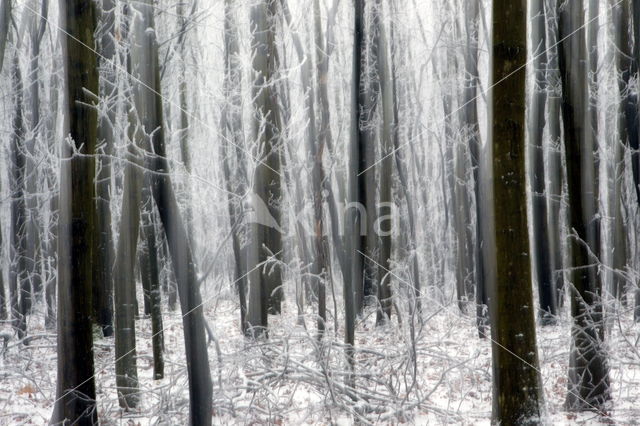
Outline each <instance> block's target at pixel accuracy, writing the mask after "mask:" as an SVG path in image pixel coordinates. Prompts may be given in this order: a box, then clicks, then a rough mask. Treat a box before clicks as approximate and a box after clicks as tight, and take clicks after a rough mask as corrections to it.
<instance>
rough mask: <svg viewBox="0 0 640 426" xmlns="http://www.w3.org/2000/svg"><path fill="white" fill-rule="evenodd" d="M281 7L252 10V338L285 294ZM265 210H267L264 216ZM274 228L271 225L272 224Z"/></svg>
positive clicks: (271, 2) (271, 4)
mask: <svg viewBox="0 0 640 426" xmlns="http://www.w3.org/2000/svg"><path fill="white" fill-rule="evenodd" d="M277 8H278V2H277V1H275V0H263V1H261V2H260V3H258V4H257V5H255V6H254V7H252V9H251V24H252V29H253V31H252V39H251V51H252V52H253V61H252V69H253V75H254V77H253V78H254V81H253V87H252V89H251V90H252V98H253V99H254V110H253V126H254V127H253V135H254V138H255V140H256V150H255V153H256V155H257V159H258V161H259V162H258V164H257V165H256V169H255V172H254V177H253V182H254V187H253V192H254V194H253V196H254V197H255V199H254V200H253V202H254V210H255V213H256V220H255V222H254V223H252V225H251V227H252V234H253V241H252V246H251V248H250V250H251V254H250V255H249V263H248V269H249V270H250V271H251V273H250V274H249V282H250V290H249V295H250V297H249V309H248V313H247V316H248V318H247V320H248V323H249V325H250V328H255V329H254V330H253V331H252V333H254V334H262V333H265V332H266V328H267V317H268V314H269V313H271V314H279V313H280V310H281V303H282V297H283V289H282V265H281V262H282V235H281V230H280V224H281V220H280V217H281V211H280V210H281V208H280V205H279V204H280V202H281V198H282V189H281V183H280V182H281V176H280V170H281V167H280V152H279V149H280V141H281V135H280V131H281V122H280V121H281V120H280V111H279V107H278V104H277V94H276V88H275V87H274V84H273V83H274V81H275V78H276V77H277V74H278V72H279V66H280V65H279V59H278V51H277V49H276V45H275V38H276V17H277ZM259 206H264V207H266V208H263V209H262V210H265V211H264V212H261V211H258V210H261V209H260V208H259ZM271 221H272V222H273V223H269V222H271Z"/></svg>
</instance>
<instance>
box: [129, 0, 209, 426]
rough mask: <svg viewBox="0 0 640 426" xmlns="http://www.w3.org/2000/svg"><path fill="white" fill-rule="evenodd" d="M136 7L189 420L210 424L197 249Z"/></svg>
mask: <svg viewBox="0 0 640 426" xmlns="http://www.w3.org/2000/svg"><path fill="white" fill-rule="evenodd" d="M135 7H136V9H137V10H138V13H139V16H140V19H141V25H140V27H139V28H138V33H137V34H136V37H137V38H138V40H139V41H140V42H139V43H138V44H139V45H140V46H141V48H140V52H139V54H137V55H135V56H133V57H134V58H135V60H136V61H139V63H140V65H141V67H140V75H139V78H140V80H141V82H142V83H144V89H143V93H144V99H145V104H146V105H145V106H144V109H141V108H137V110H138V113H142V114H143V117H144V128H145V132H146V133H147V134H148V135H150V136H151V137H150V139H151V146H148V144H147V146H145V149H146V151H147V152H146V155H147V163H148V168H149V170H150V171H151V176H152V178H151V181H152V193H153V198H154V199H155V201H156V206H157V207H158V212H159V214H160V220H161V221H162V226H163V228H164V231H165V235H166V237H167V244H168V246H169V254H170V255H171V264H172V265H173V269H174V272H175V276H176V281H177V285H178V296H179V299H180V309H181V311H182V325H183V330H184V340H185V352H186V361H187V373H188V377H189V401H190V416H189V423H190V424H191V425H204V426H207V425H211V414H212V407H211V404H212V385H211V370H210V368H209V363H208V356H207V344H206V336H205V320H204V308H203V303H202V296H201V295H200V288H199V284H200V283H199V281H198V279H197V276H196V265H195V263H194V259H193V252H192V251H191V246H190V244H189V237H188V234H187V230H186V228H185V225H184V222H183V220H182V216H181V213H180V209H179V206H178V201H177V199H176V195H175V193H174V191H173V185H172V182H171V177H170V174H169V172H170V167H169V162H168V160H167V154H166V147H165V134H164V126H163V117H164V115H163V108H162V95H161V92H162V88H161V86H160V69H159V66H158V44H157V39H156V36H155V24H154V16H153V10H154V9H153V7H152V4H151V1H150V0H144V1H142V2H139V3H138V4H136V6H135ZM143 65H144V66H143ZM145 142H146V141H145Z"/></svg>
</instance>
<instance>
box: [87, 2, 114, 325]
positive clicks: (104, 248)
mask: <svg viewBox="0 0 640 426" xmlns="http://www.w3.org/2000/svg"><path fill="white" fill-rule="evenodd" d="M115 9H116V4H115V1H114V0H103V1H102V22H101V26H100V29H101V32H100V43H99V48H100V56H101V57H102V61H101V64H100V67H101V71H102V73H103V78H102V79H101V82H100V83H101V86H100V92H101V93H100V95H101V97H102V98H103V102H105V103H106V104H107V113H106V115H104V116H102V117H100V118H99V122H98V153H99V154H102V155H99V156H98V159H97V161H96V162H97V163H98V164H97V171H96V195H97V197H96V204H97V209H98V216H97V223H96V228H97V229H98V233H97V235H96V239H97V242H96V248H97V250H96V251H95V253H94V265H95V278H94V280H93V295H94V298H93V309H94V316H95V321H96V324H97V325H98V326H100V327H101V328H102V333H103V334H104V336H105V337H108V336H111V335H113V276H112V274H113V261H114V258H115V253H114V247H113V236H112V232H111V156H112V155H113V152H114V142H115V136H114V129H113V125H114V123H115V120H116V105H115V103H116V102H117V100H116V99H114V98H115V97H116V96H117V94H118V86H117V85H118V82H117V79H116V72H117V71H116V69H115V68H114V65H113V61H115V60H116V49H115V44H114V39H115V37H116V36H117V31H116V24H115V13H116V12H115Z"/></svg>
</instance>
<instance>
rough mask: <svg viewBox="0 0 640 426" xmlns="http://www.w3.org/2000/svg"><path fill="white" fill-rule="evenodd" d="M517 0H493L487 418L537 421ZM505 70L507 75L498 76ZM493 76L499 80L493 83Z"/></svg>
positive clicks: (538, 384)
mask: <svg viewBox="0 0 640 426" xmlns="http://www.w3.org/2000/svg"><path fill="white" fill-rule="evenodd" d="M526 22H527V10H526V2H525V1H523V0H522V1H512V0H496V1H494V3H493V40H492V53H493V66H492V78H491V81H492V82H494V85H493V86H492V87H493V93H492V98H493V101H492V102H493V104H492V139H493V141H492V146H493V176H494V181H493V192H494V194H493V200H494V203H493V213H494V217H495V223H494V227H495V228H494V235H495V252H493V253H492V254H493V255H494V256H495V255H497V256H496V257H497V259H496V266H497V268H496V276H495V283H494V287H493V290H494V295H493V297H492V300H491V315H490V318H491V322H492V328H491V335H492V338H493V345H492V355H493V422H494V423H500V424H538V423H539V422H540V421H541V415H542V414H543V413H542V410H543V405H544V403H543V401H542V399H543V398H542V381H541V377H540V370H539V364H538V352H537V348H536V328H535V312H534V309H533V294H532V288H531V287H532V286H531V274H530V271H531V263H530V260H529V255H528V253H529V250H530V247H529V231H528V228H527V201H526V190H527V185H526V168H525V152H526V143H525V105H526V99H525V98H526V96H525V82H526V72H525V67H524V64H526V62H527V32H526V30H527V23H526ZM507 76H509V77H508V78H506V77H507ZM495 82H500V84H495Z"/></svg>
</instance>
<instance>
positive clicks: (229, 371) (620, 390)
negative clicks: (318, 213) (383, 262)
mask: <svg viewBox="0 0 640 426" xmlns="http://www.w3.org/2000/svg"><path fill="white" fill-rule="evenodd" d="M212 296H213V297H212ZM288 296H290V295H288ZM292 300H293V298H291V297H290V298H288V299H287V301H285V303H284V311H283V314H282V315H281V316H270V318H269V320H270V330H269V339H268V340H265V341H258V342H253V341H250V340H246V339H245V338H244V337H242V335H241V334H240V332H239V330H238V322H239V321H238V319H239V311H238V306H237V302H236V301H235V298H234V295H233V293H232V292H231V291H227V292H224V293H223V294H215V295H209V296H208V297H207V295H205V315H206V317H207V320H208V321H209V323H210V325H211V326H212V328H213V330H214V333H215V334H216V338H217V340H218V343H219V349H220V354H218V353H217V349H216V344H215V342H212V343H210V344H209V358H210V366H211V375H212V381H213V385H214V404H213V406H214V411H213V413H212V414H213V420H214V424H218V425H226V424H267V423H270V424H296V425H297V424H352V423H353V421H354V418H356V417H357V418H358V419H359V420H360V421H361V422H363V423H365V424H366V423H376V424H378V423H382V424H385V423H393V424H397V423H408V424H464V425H483V424H489V419H490V416H491V347H490V341H489V340H487V339H485V340H481V339H479V338H478V337H477V332H476V330H475V327H474V324H475V319H474V318H472V317H469V316H466V315H463V314H460V313H459V312H458V310H457V307H456V304H451V305H445V306H437V305H436V303H435V301H426V300H425V301H423V306H425V307H426V309H425V314H424V318H425V321H424V324H423V325H422V326H420V325H418V324H416V327H415V341H416V344H415V348H414V347H413V346H412V344H411V338H410V333H409V331H410V327H409V324H407V323H406V319H405V322H404V323H403V324H402V325H398V323H397V322H396V321H392V322H391V323H390V324H388V325H386V326H384V327H381V328H376V327H375V325H374V319H375V312H373V311H372V310H371V309H370V308H368V309H369V310H367V311H366V312H365V316H364V318H363V319H362V320H361V321H360V323H359V324H358V329H357V334H356V345H357V348H358V350H357V355H356V358H357V360H356V363H357V374H358V378H357V390H356V393H355V395H352V396H351V397H350V396H348V395H346V393H345V392H344V391H343V389H344V388H343V382H344V376H345V374H346V371H347V370H346V363H345V361H344V356H343V350H344V347H343V345H342V343H341V342H342V336H343V332H342V318H341V317H340V314H339V320H338V333H337V335H336V334H335V331H334V322H333V319H332V318H333V317H332V316H331V314H332V313H333V310H332V305H330V306H329V308H330V312H329V316H330V318H329V320H328V324H327V334H326V336H325V339H324V344H323V345H320V344H318V341H317V336H316V333H315V319H314V317H313V312H312V309H311V307H309V309H308V310H307V312H306V314H307V316H306V317H305V323H306V326H307V329H305V328H304V327H302V326H301V325H296V324H297V315H296V307H295V305H293V303H292ZM424 302H429V303H424ZM140 306H142V303H141V304H140ZM338 308H339V309H338V310H339V311H340V307H338ZM631 314H632V312H629V311H625V310H621V311H620V312H619V313H618V314H617V315H618V316H616V317H614V318H612V320H610V321H609V335H608V346H609V349H610V352H609V358H610V367H611V382H612V395H613V398H614V407H613V410H612V412H611V415H610V418H601V417H599V416H598V415H597V414H594V413H580V414H574V413H567V412H565V411H563V408H562V405H563V402H564V399H565V396H566V390H567V379H566V375H567V374H566V372H567V363H568V358H569V322H568V320H567V319H566V318H560V319H559V323H558V325H555V326H545V327H538V344H539V355H540V365H541V370H542V371H541V373H542V378H543V383H544V393H545V400H546V405H547V414H546V416H547V417H546V418H545V423H548V424H608V423H610V422H612V421H615V422H617V423H621V424H634V423H633V422H634V421H635V420H634V419H635V418H640V400H639V399H640V351H639V350H638V341H639V340H640V334H639V333H638V328H637V326H636V325H634V324H633V322H632V319H631V316H632V315H631ZM42 323H43V320H42V314H37V313H36V314H35V315H33V316H32V317H31V322H30V323H29V327H30V334H31V335H32V336H36V337H34V339H33V340H32V342H31V343H30V345H29V346H23V345H21V344H19V343H17V342H15V341H11V342H10V344H9V347H8V350H7V352H6V354H5V355H4V356H3V357H1V359H0V424H1V425H45V424H47V422H48V419H49V416H50V414H51V408H52V404H53V401H54V399H55V376H56V346H55V335H54V334H52V332H51V331H47V330H44V327H43V324H42ZM164 324H165V330H164V332H165V346H166V352H165V363H166V364H165V378H164V379H162V380H157V381H153V380H152V373H153V356H152V347H151V321H150V319H148V318H142V319H139V320H137V321H136V325H137V329H136V333H137V334H136V337H137V350H138V358H137V360H138V361H137V362H138V374H139V379H140V389H141V394H142V397H141V404H140V407H139V408H138V409H136V410H133V411H129V412H124V411H122V410H121V409H120V408H119V406H118V400H117V396H116V388H115V376H114V349H113V339H112V338H100V339H97V340H96V342H95V348H94V351H95V364H96V388H97V392H98V411H99V417H100V421H101V423H102V424H105V425H124V424H127V425H129V424H132V425H138V424H139V425H152V424H163V425H164V424H171V425H178V424H186V422H187V420H188V412H189V403H188V382H187V376H186V368H185V356H184V347H183V344H184V343H183V337H182V322H181V317H180V314H179V312H178V311H176V312H170V311H167V310H166V307H165V312H164ZM0 332H2V331H1V330H0ZM414 350H415V353H416V354H417V374H416V375H415V381H414V377H413V365H414V364H413V358H412V353H413V352H414ZM219 360H221V362H219ZM320 360H322V361H320ZM525 368H526V367H525ZM352 397H353V398H352Z"/></svg>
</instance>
